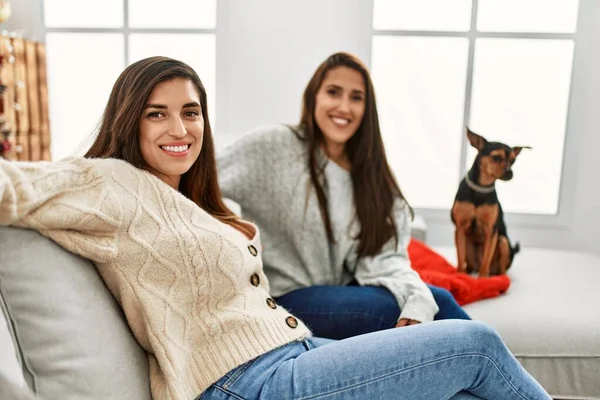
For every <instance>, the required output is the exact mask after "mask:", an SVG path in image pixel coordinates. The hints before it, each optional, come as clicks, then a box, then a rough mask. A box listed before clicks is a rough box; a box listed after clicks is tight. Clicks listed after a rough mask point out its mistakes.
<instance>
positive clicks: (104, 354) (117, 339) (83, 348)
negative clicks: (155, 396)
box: [0, 228, 151, 400]
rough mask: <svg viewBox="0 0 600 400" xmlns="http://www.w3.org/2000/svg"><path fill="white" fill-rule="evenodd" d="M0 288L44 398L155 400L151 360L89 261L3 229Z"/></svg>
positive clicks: (29, 234)
mask: <svg viewBox="0 0 600 400" xmlns="http://www.w3.org/2000/svg"><path fill="white" fill-rule="evenodd" d="M0 287H1V289H2V290H1V291H0V293H1V297H2V299H1V300H2V301H4V303H5V307H6V310H7V312H8V318H7V319H8V321H9V323H10V324H11V325H12V328H13V333H14V336H15V339H16V344H17V349H18V351H19V352H20V356H21V360H22V361H23V374H24V377H25V380H26V381H27V383H28V385H29V387H30V388H31V389H32V390H33V391H34V392H35V393H37V394H39V395H40V397H42V398H43V399H44V400H53V399H57V400H58V399H81V400H86V399H112V400H120V399H122V400H126V399H127V400H130V399H136V400H137V399H150V398H151V397H150V387H149V383H148V363H147V357H146V355H145V353H144V352H143V350H142V349H141V348H140V347H139V345H138V344H137V342H136V341H135V339H134V338H133V335H132V334H131V331H130V330H129V327H128V326H127V323H126V322H125V320H124V317H123V315H122V312H121V310H120V308H119V306H118V305H117V304H116V302H115V300H114V298H113V297H112V296H111V294H110V293H109V291H108V289H107V288H106V286H105V285H104V283H103V281H102V279H101V278H100V276H99V275H98V273H97V272H96V270H95V268H94V266H93V265H92V264H91V263H90V262H89V261H87V260H85V259H82V258H80V257H77V256H75V255H73V254H71V253H69V252H67V251H65V250H63V249H62V248H61V247H59V246H58V245H56V244H55V243H54V242H52V241H50V240H49V239H46V238H44V237H43V236H41V235H39V234H38V233H36V232H33V231H28V230H23V229H16V228H0Z"/></svg>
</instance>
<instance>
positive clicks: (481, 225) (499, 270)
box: [451, 128, 530, 277]
mask: <svg viewBox="0 0 600 400" xmlns="http://www.w3.org/2000/svg"><path fill="white" fill-rule="evenodd" d="M467 138H468V139H469V143H470V144H471V146H473V147H474V148H476V149H477V151H478V154H477V157H476V158H475V162H474V163H473V166H472V167H471V169H470V170H469V172H467V174H466V175H465V177H464V179H463V180H462V181H461V182H460V185H459V187H458V192H457V193H456V197H455V198H454V205H453V206H452V212H451V217H452V222H453V223H454V225H455V226H456V230H455V233H454V241H455V245H456V255H457V261H458V270H459V271H460V272H467V273H472V272H477V273H479V276H480V277H484V276H489V275H501V274H504V273H506V270H507V269H508V268H509V267H510V265H511V264H512V260H513V257H514V256H515V254H516V253H518V251H519V243H516V244H515V246H514V247H513V246H511V244H510V241H509V240H508V235H507V232H506V224H505V223H504V213H503V212H502V207H501V206H500V202H499V201H498V195H497V194H496V188H495V186H494V184H495V182H496V180H497V179H500V180H503V181H508V180H511V179H512V177H513V171H512V165H513V164H514V162H515V160H516V158H517V156H518V155H519V153H520V152H521V150H523V149H529V148H530V147H528V146H519V147H510V146H507V145H506V144H504V143H499V142H488V141H487V140H486V139H485V138H483V137H482V136H480V135H478V134H476V133H474V132H471V130H470V129H469V128H467Z"/></svg>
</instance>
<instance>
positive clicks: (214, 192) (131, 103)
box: [85, 57, 248, 233]
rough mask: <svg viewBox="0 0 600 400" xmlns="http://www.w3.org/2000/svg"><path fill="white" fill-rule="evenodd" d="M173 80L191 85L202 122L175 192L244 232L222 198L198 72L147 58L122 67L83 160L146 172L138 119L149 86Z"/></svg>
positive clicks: (182, 65) (178, 62)
mask: <svg viewBox="0 0 600 400" xmlns="http://www.w3.org/2000/svg"><path fill="white" fill-rule="evenodd" d="M175 78H183V79H187V80H189V81H191V82H192V83H193V84H194V85H195V86H196V88H197V89H198V93H199V94H200V106H201V108H202V117H203V118H204V136H203V143H202V150H201V151H200V155H199V156H198V159H197V160H196V161H195V162H194V164H193V165H192V167H191V168H190V169H189V170H188V171H187V172H186V173H185V174H183V176H182V177H181V181H180V183H179V191H180V192H181V193H182V194H183V195H184V196H186V197H187V198H188V199H190V200H192V201H193V202H194V203H196V204H197V205H198V206H199V207H201V208H203V209H204V210H205V211H206V212H208V213H209V214H211V215H212V216H214V217H215V218H217V219H219V220H220V221H221V222H225V223H228V224H230V225H232V226H234V227H235V228H237V229H239V230H241V231H243V232H244V233H247V232H248V230H247V228H246V227H245V226H244V224H241V223H240V222H239V219H238V218H237V217H236V216H235V214H233V212H231V210H229V208H227V206H226V205H225V203H224V202H223V200H222V196H221V189H220V187H219V183H218V179H217V165H216V160H215V149H214V143H213V137H212V131H211V128H210V122H209V120H208V107H207V102H206V90H205V89H204V85H203V84H202V81H201V80H200V78H199V77H198V74H196V72H195V71H194V70H193V69H192V68H191V67H189V66H188V65H187V64H185V63H183V62H181V61H177V60H173V59H171V58H167V57H150V58H146V59H144V60H141V61H138V62H136V63H133V64H131V65H130V66H129V67H127V68H126V69H125V70H124V71H123V72H122V73H121V75H120V76H119V78H118V79H117V81H116V82H115V84H114V86H113V89H112V91H111V93H110V96H109V98H108V104H107V105H106V108H105V110H104V114H103V116H102V119H101V122H100V124H99V128H98V132H97V134H96V138H95V140H94V143H93V144H92V146H91V147H90V149H89V150H88V151H87V153H86V154H85V157H88V158H117V159H120V160H124V161H127V162H128V163H130V164H132V165H133V166H135V167H137V168H141V169H144V170H147V171H151V168H150V166H149V165H148V164H147V163H146V161H145V160H144V158H143V156H142V152H141V149H140V141H139V131H140V117H141V115H142V112H143V110H144V107H145V104H146V103H147V102H148V98H149V97H150V94H151V93H152V90H154V87H155V86H156V85H158V84H159V83H162V82H166V81H169V80H171V79H175Z"/></svg>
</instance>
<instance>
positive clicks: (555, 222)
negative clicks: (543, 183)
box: [367, 0, 590, 230]
mask: <svg viewBox="0 0 600 400" xmlns="http://www.w3.org/2000/svg"><path fill="white" fill-rule="evenodd" d="M368 1H369V2H370V6H371V7H370V15H369V16H368V17H369V18H370V21H371V38H370V40H371V44H370V46H369V59H368V60H367V64H368V65H369V66H370V65H371V60H372V56H371V48H372V43H373V38H374V37H375V36H412V37H450V38H466V39H468V40H469V52H468V64H467V79H466V85H465V102H464V113H463V126H465V124H466V123H467V122H468V121H469V116H470V110H471V92H472V87H473V64H474V59H475V42H476V39H479V38H502V39H538V40H545V39H563V40H565V39H566V40H572V41H574V43H575V51H574V56H573V61H572V62H573V68H572V70H571V77H570V89H569V99H568V109H567V120H566V124H565V133H564V135H565V136H564V139H563V157H562V165H561V177H560V185H559V194H558V205H557V212H556V213H555V214H528V213H512V212H505V220H506V222H507V224H508V225H509V226H511V227H517V228H546V229H559V230H560V229H566V228H568V227H569V226H570V223H571V220H572V211H573V203H574V201H573V197H572V196H570V195H569V194H571V193H573V192H574V190H575V182H574V179H567V178H566V177H568V176H572V175H571V173H570V172H571V170H572V168H567V167H568V165H567V164H568V162H571V163H572V157H573V156H574V154H573V152H572V151H571V152H568V151H567V150H569V149H571V148H572V147H573V145H572V143H571V142H573V140H570V136H569V135H568V132H569V131H570V130H571V129H572V128H571V123H572V121H571V120H572V119H573V118H574V116H573V114H574V113H575V111H574V110H573V108H572V100H573V81H574V71H575V69H576V68H575V67H576V63H577V55H578V48H577V43H578V39H577V38H578V36H579V35H581V34H582V32H581V29H580V28H579V23H578V24H577V29H576V31H575V33H528V32H527V33H525V32H480V31H478V30H477V17H476V16H477V9H478V6H479V0H472V5H471V25H470V27H469V30H468V31H466V32H458V31H426V30H424V31H416V30H402V29H398V30H381V29H375V28H374V27H373V7H374V0H368ZM586 5H587V6H589V5H590V3H587V4H586V0H580V3H579V10H578V21H579V18H580V15H581V13H583V12H585V9H586V8H587V7H586ZM461 140H462V142H461V153H460V163H459V164H460V165H458V166H457V168H459V180H457V182H456V188H457V189H458V184H459V183H460V180H461V179H462V178H463V177H464V173H465V170H466V155H467V148H468V146H469V145H468V142H467V138H466V135H461ZM575 141H576V140H575ZM575 150H576V149H575ZM569 156H570V157H569ZM399 185H400V187H401V188H402V182H399ZM500 201H502V199H500ZM450 208H451V204H449V205H448V208H447V209H432V208H418V207H416V208H415V209H416V212H418V213H419V214H420V215H421V216H423V217H424V218H425V219H426V220H427V221H428V222H433V223H443V222H448V221H450Z"/></svg>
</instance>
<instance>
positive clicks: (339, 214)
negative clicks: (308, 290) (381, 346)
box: [217, 125, 438, 322]
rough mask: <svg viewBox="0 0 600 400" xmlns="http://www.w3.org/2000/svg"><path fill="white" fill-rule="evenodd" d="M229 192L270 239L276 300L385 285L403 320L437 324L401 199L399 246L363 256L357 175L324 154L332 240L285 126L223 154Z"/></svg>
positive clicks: (299, 146)
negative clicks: (414, 264) (316, 288)
mask: <svg viewBox="0 0 600 400" xmlns="http://www.w3.org/2000/svg"><path fill="white" fill-rule="evenodd" d="M217 161H218V168H219V179H220V184H221V188H222V190H223V195H224V196H225V197H227V198H229V199H231V200H233V201H234V202H236V203H238V204H239V205H240V206H241V209H242V214H243V216H244V218H245V219H247V220H250V221H252V222H254V223H256V224H257V225H258V227H259V229H260V231H261V236H262V240H263V246H264V250H263V263H264V267H265V272H266V273H267V276H268V277H269V282H270V283H271V291H272V293H273V294H274V295H275V296H280V295H283V294H286V293H288V292H290V291H292V290H295V289H299V288H305V287H309V286H313V285H345V284H347V283H349V282H350V281H351V280H352V279H356V280H357V281H358V283H359V284H361V285H372V286H383V287H386V288H387V289H389V290H390V292H391V293H392V294H393V295H394V296H395V298H396V300H397V301H398V304H399V306H400V308H401V310H402V313H401V315H400V317H399V318H409V319H415V320H418V321H421V322H428V321H431V320H433V317H434V315H435V314H436V313H437V312H438V306H437V305H436V303H435V300H434V299H433V295H432V294H431V291H430V290H429V288H428V287H427V286H426V284H425V283H424V282H423V281H422V280H421V278H420V277H419V275H418V274H417V273H416V272H415V271H414V270H413V269H412V268H411V264H410V260H409V258H408V251H407V247H408V243H409V241H410V215H409V213H408V208H407V207H406V205H405V203H404V202H402V201H400V200H398V202H397V204H396V205H395V209H394V215H395V221H396V226H397V229H398V237H399V241H398V242H399V243H398V245H397V246H396V242H395V240H394V238H392V239H390V240H389V241H388V242H387V243H386V244H385V245H384V246H383V248H382V249H381V251H380V253H379V254H377V255H376V256H374V257H364V258H361V259H359V258H358V256H357V253H356V251H357V248H358V241H357V240H356V239H354V238H355V237H356V234H357V232H359V229H360V227H359V224H358V221H357V220H356V218H355V208H354V200H353V198H354V195H353V186H352V179H351V177H350V173H349V172H348V171H346V170H344V169H342V168H341V167H340V166H338V165H337V164H336V163H334V162H330V161H328V160H327V158H325V156H324V154H323V153H322V152H321V153H320V162H322V163H325V170H324V174H325V176H324V177H325V182H326V186H325V195H326V198H327V206H328V210H329V215H330V218H331V222H332V225H333V233H334V237H335V240H336V242H335V243H329V241H328V240H327V235H326V232H325V224H324V223H323V219H322V217H321V213H320V210H319V203H318V200H317V196H316V193H315V191H314V188H313V186H312V183H311V180H310V175H309V171H308V152H307V147H306V143H305V142H303V141H301V140H299V139H298V137H297V136H296V135H295V134H294V133H293V132H292V131H291V130H290V129H289V128H288V127H286V126H283V125H273V126H263V127H259V128H257V129H255V130H253V131H251V132H249V133H247V134H245V135H243V136H242V137H241V138H239V139H238V140H236V141H235V142H233V143H231V144H229V145H228V146H226V147H225V148H224V149H223V150H222V151H221V152H219V154H217Z"/></svg>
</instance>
